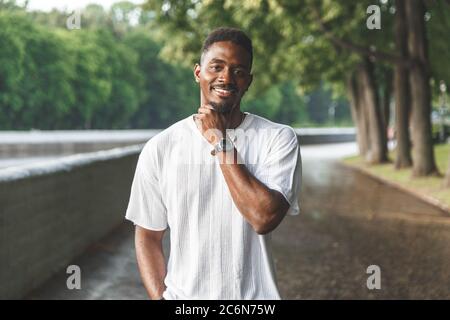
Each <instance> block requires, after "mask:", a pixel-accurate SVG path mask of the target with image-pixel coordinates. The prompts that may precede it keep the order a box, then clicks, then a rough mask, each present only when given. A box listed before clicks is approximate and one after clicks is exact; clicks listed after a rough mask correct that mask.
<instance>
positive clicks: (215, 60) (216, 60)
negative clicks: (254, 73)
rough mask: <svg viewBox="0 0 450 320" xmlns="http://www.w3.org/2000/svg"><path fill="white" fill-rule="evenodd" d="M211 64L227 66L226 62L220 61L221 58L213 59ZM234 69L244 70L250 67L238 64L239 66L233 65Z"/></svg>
mask: <svg viewBox="0 0 450 320" xmlns="http://www.w3.org/2000/svg"><path fill="white" fill-rule="evenodd" d="M209 63H224V64H226V61H224V60H222V59H219V58H213V59H211V61H210V62H209ZM233 67H239V68H243V69H248V68H249V67H248V66H246V65H243V64H237V65H233Z"/></svg>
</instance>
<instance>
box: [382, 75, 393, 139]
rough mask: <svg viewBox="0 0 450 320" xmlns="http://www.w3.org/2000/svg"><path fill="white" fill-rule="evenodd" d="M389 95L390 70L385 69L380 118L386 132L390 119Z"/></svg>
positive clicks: (390, 93) (390, 86) (390, 88)
mask: <svg viewBox="0 0 450 320" xmlns="http://www.w3.org/2000/svg"><path fill="white" fill-rule="evenodd" d="M391 96H392V70H391V69H387V70H386V71H385V72H384V84H383V96H382V104H381V110H382V120H383V128H384V131H385V132H386V134H387V133H388V129H389V121H390V119H391V109H390V107H391Z"/></svg>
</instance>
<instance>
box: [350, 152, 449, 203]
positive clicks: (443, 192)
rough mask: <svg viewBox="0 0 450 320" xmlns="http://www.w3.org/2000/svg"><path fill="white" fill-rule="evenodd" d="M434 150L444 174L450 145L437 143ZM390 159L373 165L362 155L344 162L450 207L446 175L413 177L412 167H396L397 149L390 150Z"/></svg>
mask: <svg viewBox="0 0 450 320" xmlns="http://www.w3.org/2000/svg"><path fill="white" fill-rule="evenodd" d="M434 150H435V156H436V162H437V166H438V168H439V171H440V172H441V173H442V175H443V176H444V175H445V172H446V170H447V166H448V161H449V156H450V145H448V144H441V145H436V146H435V149H434ZM389 159H390V160H391V161H392V163H388V164H381V165H371V166H369V165H367V164H365V163H364V161H363V160H362V158H361V157H360V156H354V157H348V158H345V159H344V160H343V162H344V163H345V164H348V165H351V166H355V167H358V168H361V169H363V170H365V171H367V172H369V173H372V174H374V175H376V176H378V177H380V178H383V179H386V180H389V181H391V182H394V183H397V184H399V185H401V186H403V187H405V188H408V189H411V190H413V191H416V192H419V193H421V194H424V195H427V196H429V197H432V198H435V199H437V200H439V201H440V202H442V203H443V204H445V205H447V206H448V207H450V188H444V187H443V183H444V177H441V178H439V177H429V178H413V177H412V174H411V169H402V170H395V169H394V165H393V161H394V159H395V151H392V152H389Z"/></svg>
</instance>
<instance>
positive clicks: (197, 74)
mask: <svg viewBox="0 0 450 320" xmlns="http://www.w3.org/2000/svg"><path fill="white" fill-rule="evenodd" d="M194 77H195V82H200V65H199V64H198V63H196V64H195V66H194Z"/></svg>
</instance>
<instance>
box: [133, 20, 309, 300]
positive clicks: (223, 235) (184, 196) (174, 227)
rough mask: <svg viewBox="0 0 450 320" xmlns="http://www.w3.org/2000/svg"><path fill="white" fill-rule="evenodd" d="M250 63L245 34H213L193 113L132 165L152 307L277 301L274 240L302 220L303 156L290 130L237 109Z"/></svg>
mask: <svg viewBox="0 0 450 320" xmlns="http://www.w3.org/2000/svg"><path fill="white" fill-rule="evenodd" d="M252 60H253V48H252V43H251V40H250V39H249V38H248V37H247V36H246V35H245V34H244V33H243V32H242V31H240V30H238V29H233V28H219V29H216V30H214V31H213V32H211V33H210V34H209V35H208V37H207V39H206V40H205V42H204V44H203V49H202V53H201V57H200V62H199V64H197V65H196V66H195V68H194V77H195V80H196V81H197V82H198V83H199V86H200V101H201V105H200V107H199V108H198V110H197V113H195V114H193V115H192V116H189V117H187V118H185V119H183V120H181V121H179V122H177V123H175V124H174V125H172V126H171V127H169V128H167V129H166V130H164V131H162V132H161V133H159V134H158V135H156V136H155V137H153V138H152V139H151V140H149V141H148V142H147V143H146V145H145V146H144V149H143V150H142V152H141V154H140V156H139V160H138V164H137V167H136V172H135V176H134V180H133V184H132V188H131V195H130V200H129V204H128V209H127V212H126V218H127V219H129V220H131V221H133V222H134V224H135V225H136V233H135V244H136V253H137V260H138V265H139V270H140V273H141V277H142V280H143V282H144V285H145V288H146V289H147V292H148V294H149V296H150V297H151V298H152V299H280V294H279V291H278V287H277V282H276V278H275V268H274V263H273V260H272V254H271V248H270V241H271V233H272V231H273V230H275V228H276V227H277V226H278V225H279V224H280V222H281V221H282V220H283V218H284V217H285V215H297V214H298V213H299V198H298V197H299V192H300V180H301V159H300V148H299V144H298V140H297V136H296V134H295V132H294V130H293V129H292V128H290V127H289V126H286V125H282V124H277V123H274V122H272V121H269V120H267V119H265V118H263V117H260V116H257V115H254V114H250V113H248V112H242V111H241V110H240V102H241V99H242V97H243V96H244V94H245V92H246V91H247V89H248V88H249V86H250V84H251V82H252V77H253V76H252V73H251V68H252ZM167 229H170V248H171V249H170V256H169V262H168V265H167V267H166V264H165V259H164V253H163V250H162V238H163V234H164V232H165V231H166V230H167Z"/></svg>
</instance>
